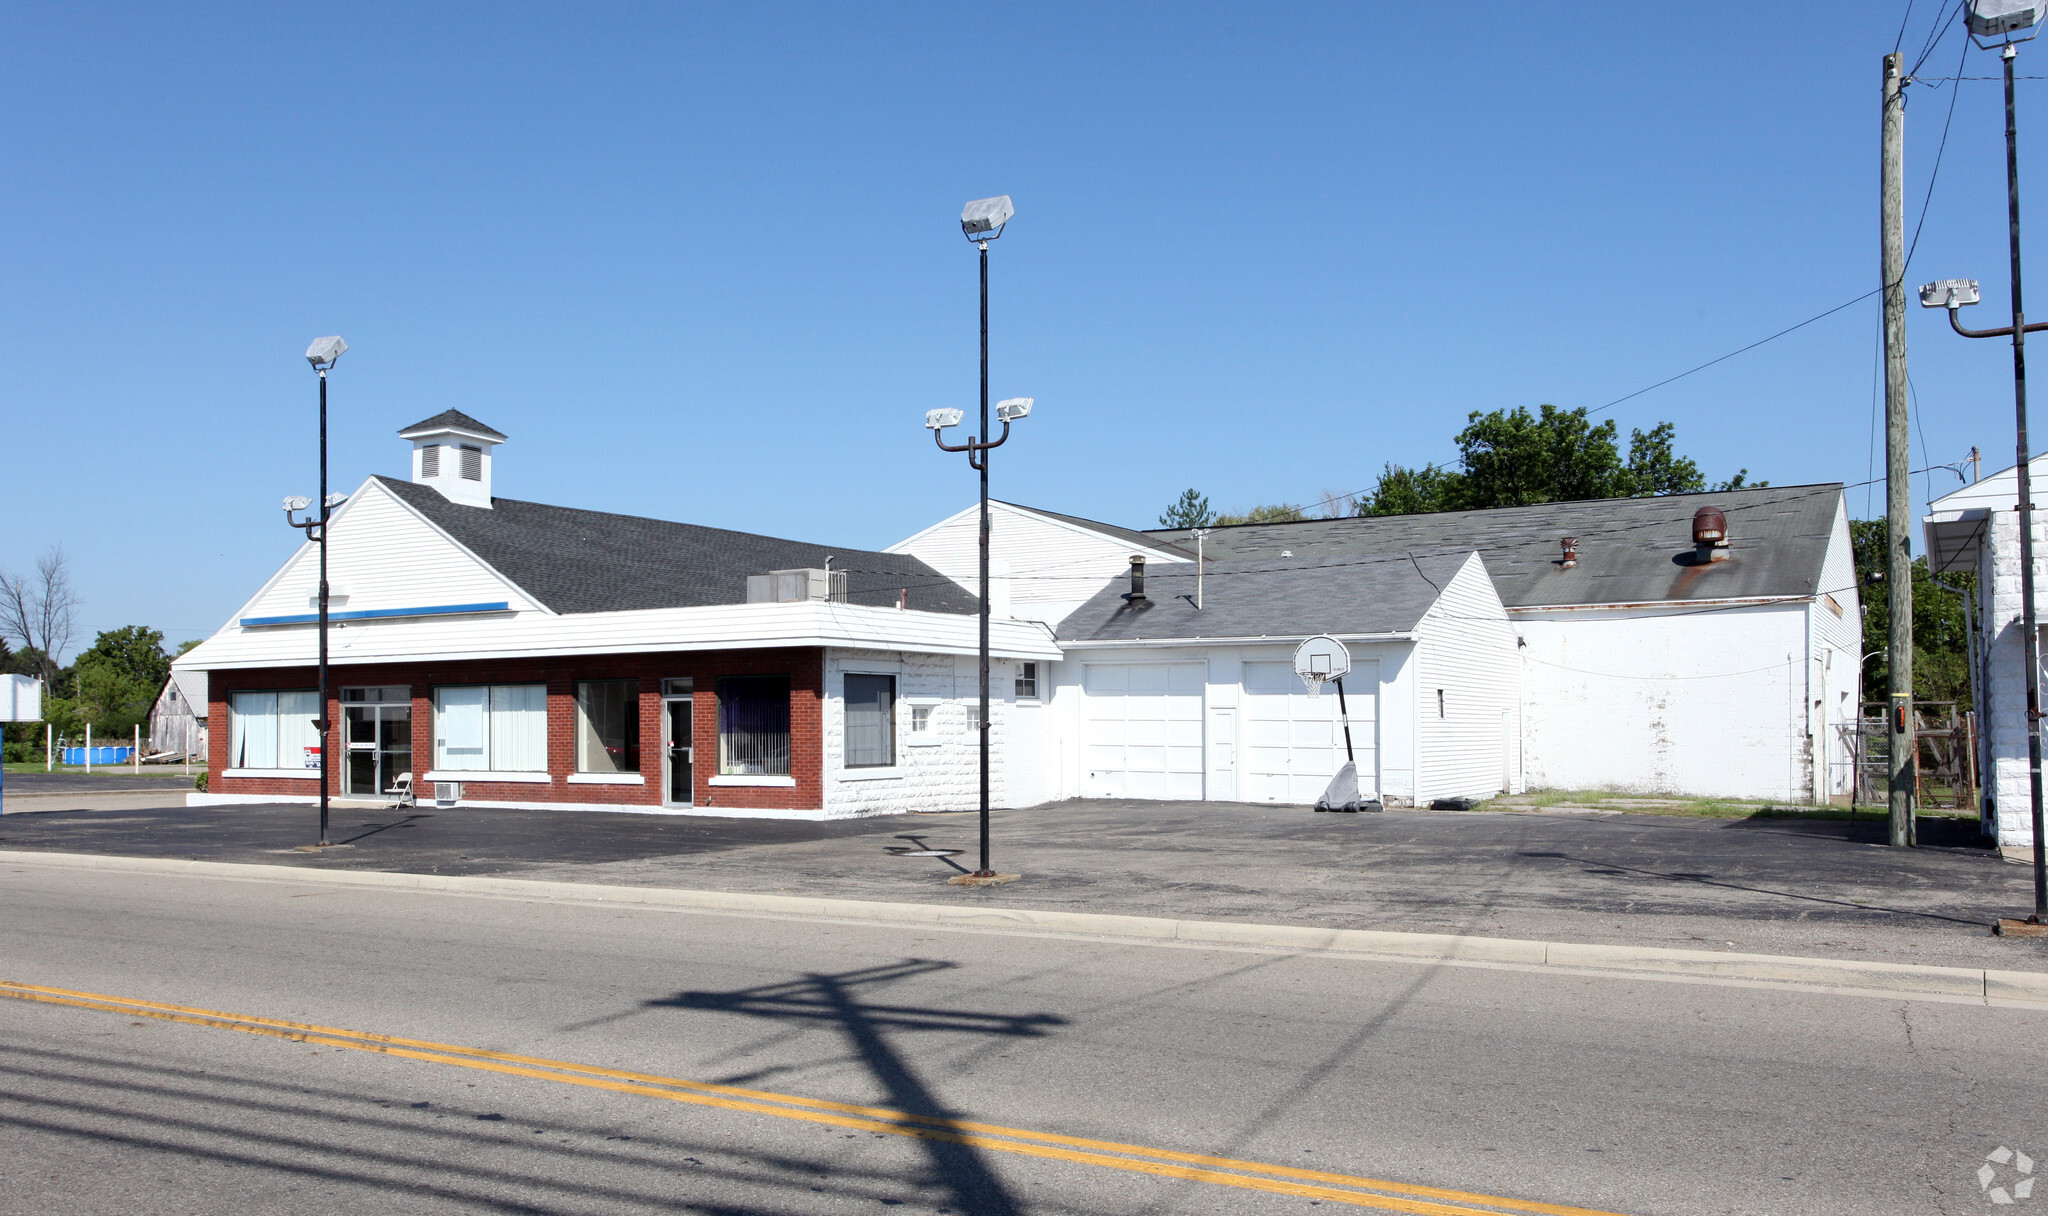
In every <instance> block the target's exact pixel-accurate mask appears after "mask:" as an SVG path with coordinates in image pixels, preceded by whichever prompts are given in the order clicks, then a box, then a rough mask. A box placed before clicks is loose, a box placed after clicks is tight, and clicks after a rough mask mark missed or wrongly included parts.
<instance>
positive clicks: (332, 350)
mask: <svg viewBox="0 0 2048 1216" xmlns="http://www.w3.org/2000/svg"><path fill="white" fill-rule="evenodd" d="M347 349H348V343H346V342H344V341H342V340H341V339H340V338H339V337H332V338H316V339H314V341H313V344H312V345H311V346H308V347H307V348H306V362H308V363H310V364H312V365H313V370H314V371H315V372H317V373H319V376H320V513H319V515H317V516H308V517H307V518H306V519H304V520H297V519H293V518H292V515H293V513H294V512H298V511H303V510H306V509H307V508H309V507H311V506H312V505H313V504H312V502H311V501H310V500H308V499H305V498H287V499H285V500H284V517H285V522H286V523H289V524H290V525H291V526H292V527H294V528H298V529H301V530H303V531H304V532H305V534H306V539H307V540H309V541H312V542H314V543H315V544H317V545H319V546H320V716H319V717H317V718H315V719H313V729H314V730H315V731H316V732H318V733H319V736H320V843H319V844H318V845H316V846H315V847H316V848H323V849H324V848H326V847H327V846H328V845H329V843H330V841H329V840H328V839H327V799H328V789H329V786H330V778H331V776H332V773H333V764H332V760H333V756H334V748H333V746H332V744H333V740H332V738H331V737H330V736H331V735H332V734H333V733H334V732H333V727H334V724H333V723H332V722H330V721H328V718H327V521H328V520H330V519H332V518H333V517H334V508H336V507H338V506H340V505H341V504H342V503H343V502H344V501H346V499H345V498H344V496H342V495H340V494H329V493H328V492H327V373H328V371H329V370H330V369H332V368H333V367H334V364H335V361H336V360H338V359H340V358H341V354H342V352H343V351H345V350H347Z"/></svg>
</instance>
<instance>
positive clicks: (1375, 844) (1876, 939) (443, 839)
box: [0, 800, 2048, 970]
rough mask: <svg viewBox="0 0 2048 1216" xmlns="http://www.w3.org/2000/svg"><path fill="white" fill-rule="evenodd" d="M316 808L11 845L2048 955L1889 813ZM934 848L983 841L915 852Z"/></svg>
mask: <svg viewBox="0 0 2048 1216" xmlns="http://www.w3.org/2000/svg"><path fill="white" fill-rule="evenodd" d="M313 825H314V817H313V812H312V810H311V809H310V808H307V807H303V806H232V807H183V806H173V807H166V808H160V809H148V808H132V809H131V808H123V809H120V810H113V811H93V812H65V811H48V812H42V813H30V814H14V813H9V814H7V815H5V816H4V817H0V850H7V849H35V850H57V851H65V852H85V853H110V854H119V855H125V856H141V857H181V858H200V859H204V860H212V861H238V862H257V863H262V864H271V865H280V864H281V865H303V866H311V867H318V868H340V869H378V870H401V871H410V872H418V873H442V874H500V875H508V876H516V877H522V878H541V879H555V880H561V881H571V882H596V883H609V884H623V885H637V886H661V887H685V888H693V889H710V890H727V891H756V892H766V893H776V894H802V895H831V896H836V897H839V898H847V899H872V900H887V901H910V902H919V903H933V902H944V903H971V904H984V905H997V906H1016V907H1033V908H1048V909H1064V910H1070V911H1086V912H1117V913H1125V914H1130V915H1139V916H1166V917H1187V918H1195V919H1205V920H1243V921H1254V922H1262V923H1268V924H1276V923H1277V924H1306V925H1326V926H1330V927H1333V928H1344V929H1395V930H1405V931H1413V932H1436V933H1444V932H1448V933H1471V934H1483V935H1491V936H1499V937H1519V938H1535V939H1541V940H1549V941H1573V942H1612V943H1621V944H1630V945H1658V946H1674V947H1680V948H1684V949H1696V950H1697V949H1717V950H1737V951H1743V952H1749V953H1762V954H1797V955H1820V956H1827V957H1838V958H1850V959H1877V960H1880V961H1890V962H1912V963H1924V964H1931V965H1936V966H1985V967H1994V968H2000V969H2019V970H2040V969H2048V942H2043V941H2022V940H2018V939H2012V938H1997V937H1992V936H1991V935H1990V933H1989V926H1990V924H1991V922H1992V921H1993V920H1995V919H1996V918H1997V917H1999V916H2001V915H2016V914H2024V912H2025V911H2026V910H2027V909H2029V908H2031V907H2032V888H2031V885H2030V877H2029V873H2028V871H2027V869H2026V867H2024V866H2016V865H2010V864H2007V863H2005V862H2003V861H2001V860H2000V859H1999V857H1998V855H1997V854H1996V853H1994V852H1991V851H1989V850H1985V849H1970V848H1923V849H1915V850H1899V849H1890V848H1885V847H1882V846H1880V845H1876V844H1873V843H1870V842H1869V840H1868V839H1866V837H1874V836H1875V825H1874V824H1873V823H1870V822H1867V821H1866V823H1864V824H1861V825H1850V824H1848V823H1844V822H1840V821H1828V820H1820V821H1802V820H1794V819H1784V818H1759V819H1746V820H1743V819H1736V820H1731V819H1685V818H1672V817H1660V816H1649V815H1538V814H1512V813H1496V812H1470V813H1451V812H1428V811H1390V812H1387V813H1385V814H1380V815H1318V814H1315V813H1313V812H1311V811H1308V810H1306V809H1304V808H1299V807H1273V806H1245V805H1236V804H1229V803H1211V802H1192V803H1189V802H1127V801H1113V800H1095V801H1073V802H1061V803H1054V804H1050V805H1047V806H1041V807H1032V808H1029V809H1025V810H1013V811H1000V812H997V814H996V815H995V828H994V831H995V840H996V855H995V860H996V862H997V867H998V868H999V869H1001V870H1005V871H1013V872H1021V873H1022V874H1023V876H1024V877H1023V879H1022V880H1021V881H1019V882H1016V883H1013V884H1010V885H1008V886H1003V887H997V888H979V889H975V888H962V887H952V886H948V885H946V882H945V879H946V878H947V877H949V876H951V875H955V874H959V873H962V872H964V871H965V870H967V869H972V868H973V863H974V861H975V854H974V850H975V847H976V825H975V816H974V815H972V814H943V815H891V816H882V817H877V818H872V819H858V820H844V821H839V822H833V823H806V822H798V821H788V820H759V819H719V818H713V817H709V816H668V815H632V814H608V813H585V812H559V811H507V810H480V809H471V808H455V809H452V810H439V809H436V808H434V807H426V808H423V809H420V810H417V811H411V812H406V813H403V814H394V813H390V812H386V811H381V810H367V811H366V810H354V809H348V810H340V809H338V810H336V811H335V813H334V819H333V837H332V838H333V839H334V840H336V841H339V842H343V843H345V844H346V845H347V846H348V847H346V848H341V849H336V850H332V851H328V852H322V853H317V854H316V853H303V852H298V851H296V846H299V845H302V844H306V843H309V842H310V840H311V839H312V836H311V832H312V831H313ZM925 846H933V847H934V848H935V849H937V850H938V851H942V852H943V851H945V850H949V849H950V850H958V852H956V853H954V854H953V855H950V856H939V857H918V856H911V855H910V854H911V853H914V852H919V851H924V849H925Z"/></svg>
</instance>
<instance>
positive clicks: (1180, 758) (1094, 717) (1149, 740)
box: [1081, 663, 1207, 799]
mask: <svg viewBox="0 0 2048 1216" xmlns="http://www.w3.org/2000/svg"><path fill="white" fill-rule="evenodd" d="M1206 670H1207V668H1206V667H1205V665H1204V664H1201V663H1089V664H1086V665H1084V668H1083V677H1082V682H1083V685H1084V686H1085V687H1086V689H1087V693H1088V695H1087V697H1086V701H1087V726H1086V730H1085V734H1084V736H1083V754H1082V770H1081V771H1082V782H1081V788H1082V793H1083V794H1084V795H1086V796H1087V797H1090V798H1188V799H1199V798H1200V797H1201V796H1202V681H1203V675H1204V673H1205V671H1206Z"/></svg>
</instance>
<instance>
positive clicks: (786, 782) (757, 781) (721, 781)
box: [710, 776, 796, 786]
mask: <svg viewBox="0 0 2048 1216" xmlns="http://www.w3.org/2000/svg"><path fill="white" fill-rule="evenodd" d="M710 782H711V784H712V785H779V786H793V785H795V784H796V778H794V777H741V776H731V777H712V778H710Z"/></svg>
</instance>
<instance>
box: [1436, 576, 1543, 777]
mask: <svg viewBox="0 0 2048 1216" xmlns="http://www.w3.org/2000/svg"><path fill="white" fill-rule="evenodd" d="M1417 633H1419V634H1420V635H1421V637H1420V639H1419V641H1418V642H1417V643H1416V677H1417V678H1416V685H1417V688H1416V692H1417V703H1416V707H1415V713H1416V741H1417V744H1418V748H1419V752H1420V754H1419V755H1418V756H1417V758H1416V770H1417V776H1418V782H1417V785H1418V788H1417V790H1416V797H1417V800H1418V802H1419V803H1420V804H1422V805H1427V803H1428V802H1429V801H1430V800H1432V799H1436V798H1487V797H1492V796H1493V795H1495V794H1498V793H1500V792H1501V791H1502V790H1503V789H1507V790H1510V791H1518V790H1520V788H1521V786H1522V773H1521V735H1522V723H1521V699H1522V698H1521V691H1522V690H1521V679H1520V666H1521V664H1520V659H1519V657H1518V656H1517V655H1516V653H1515V633H1514V629H1513V627H1512V626H1510V625H1509V624H1508V619H1507V610H1506V609H1504V608H1503V607H1502V606H1501V602H1500V596H1499V595H1497V594H1496V593H1495V592H1494V589H1493V582H1492V580H1491V579H1489V578H1488V577H1487V574H1486V566H1485V564H1484V563H1483V562H1482V561H1480V559H1479V556H1478V555H1477V554H1474V555H1472V556H1471V557H1468V558H1467V559H1466V560H1465V564H1464V565H1463V566H1462V567H1460V568H1459V570H1458V573H1457V574H1456V575H1454V576H1452V578H1451V581H1450V582H1449V583H1447V584H1445V586H1444V589H1443V594H1442V595H1441V596H1440V597H1439V598H1438V599H1437V602H1436V603H1435V605H1433V606H1432V607H1431V608H1430V610H1429V611H1428V612H1427V613H1425V614H1423V618H1422V621H1421V624H1420V625H1419V626H1418V627H1417ZM1439 689H1442V690H1443V702H1442V703H1443V712H1442V716H1441V717H1440V716H1438V708H1437V706H1438V700H1437V690H1439Z"/></svg>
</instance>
